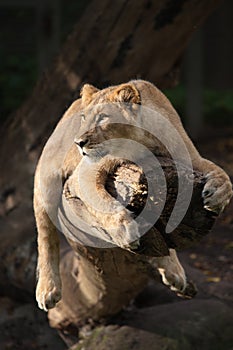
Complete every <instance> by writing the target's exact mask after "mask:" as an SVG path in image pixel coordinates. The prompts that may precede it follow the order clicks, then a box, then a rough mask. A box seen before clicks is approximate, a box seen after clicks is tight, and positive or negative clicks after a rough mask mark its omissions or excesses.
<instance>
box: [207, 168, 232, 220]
mask: <svg viewBox="0 0 233 350" xmlns="http://www.w3.org/2000/svg"><path fill="white" fill-rule="evenodd" d="M206 179H207V182H206V184H205V186H204V189H203V191H202V198H203V203H204V208H205V209H206V210H209V211H213V212H215V213H217V214H219V213H221V212H222V211H223V210H224V208H225V207H226V206H227V205H228V204H229V202H230V199H231V197H232V194H233V193H232V184H231V182H230V180H229V178H228V177H227V176H223V175H221V176H220V175H219V174H218V173H215V172H214V171H211V172H210V173H209V174H207V176H206Z"/></svg>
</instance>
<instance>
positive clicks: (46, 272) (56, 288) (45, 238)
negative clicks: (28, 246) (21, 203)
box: [34, 200, 61, 311]
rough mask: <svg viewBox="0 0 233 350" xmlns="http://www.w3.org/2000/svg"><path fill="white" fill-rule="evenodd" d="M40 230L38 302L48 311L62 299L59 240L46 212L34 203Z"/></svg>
mask: <svg viewBox="0 0 233 350" xmlns="http://www.w3.org/2000/svg"><path fill="white" fill-rule="evenodd" d="M34 209H35V217H36V223H37V230H38V264H37V274H38V283H37V287H36V300H37V303H38V306H39V308H40V309H42V310H45V311H48V309H51V308H53V307H55V305H56V303H57V302H58V301H59V300H60V299H61V279H60V274H59V238H58V234H57V231H56V228H55V227H54V225H53V224H52V222H51V221H50V219H49V217H48V215H47V213H46V212H45V210H44V209H43V208H41V207H39V205H37V203H36V200H35V201H34Z"/></svg>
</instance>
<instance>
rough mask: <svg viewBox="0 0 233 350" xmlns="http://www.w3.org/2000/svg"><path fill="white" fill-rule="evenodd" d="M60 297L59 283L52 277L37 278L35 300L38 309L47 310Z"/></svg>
mask: <svg viewBox="0 0 233 350" xmlns="http://www.w3.org/2000/svg"><path fill="white" fill-rule="evenodd" d="M60 299H61V283H60V281H59V282H57V283H55V282H54V281H53V280H52V279H47V278H46V279H45V278H39V280H38V284H37V287H36V300H37V303H38V306H39V308H40V309H42V310H44V311H48V309H52V308H53V307H55V306H56V304H57V303H58V301H59V300H60Z"/></svg>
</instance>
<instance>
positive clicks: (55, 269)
mask: <svg viewBox="0 0 233 350" xmlns="http://www.w3.org/2000/svg"><path fill="white" fill-rule="evenodd" d="M156 116H160V117H158V118H157V117H156ZM174 135H176V136H174ZM177 135H178V136H177ZM112 139H114V140H117V141H118V142H117V141H116V142H115V143H112V142H110V141H111V140H112ZM124 139H130V140H133V143H132V145H135V143H138V144H143V146H144V148H143V149H141V148H140V147H139V148H138V149H136V151H135V149H134V147H133V146H132V147H131V146H128V144H125V145H124V142H123V141H122V140H124ZM164 140H165V141H164ZM119 145H121V147H119ZM144 149H148V150H149V151H150V152H152V153H153V154H154V156H161V155H162V156H164V155H166V156H170V157H171V156H172V155H174V154H175V155H176V157H177V158H179V160H180V161H181V162H184V163H187V153H188V155H189V157H190V161H191V164H192V166H193V168H194V169H195V170H198V171H200V172H201V173H203V174H204V175H205V178H206V183H205V186H204V189H203V192H202V197H203V205H204V207H205V208H206V209H207V210H209V211H214V212H217V213H219V212H221V211H222V210H223V209H224V208H225V206H226V205H227V204H228V203H229V201H230V199H231V197H232V194H233V192H232V184H231V181H230V179H229V177H228V175H227V174H226V173H225V172H224V170H223V169H221V168H220V167H219V166H217V165H216V164H214V163H213V162H211V161H209V160H207V159H204V158H202V157H201V155H200V154H199V152H198V151H197V149H196V148H195V146H194V145H193V143H192V141H191V140H190V138H189V136H188V135H187V133H186V131H185V130H184V128H183V125H182V123H181V120H180V118H179V116H178V114H177V112H176V111H175V109H174V108H173V106H172V105H171V103H170V102H169V100H168V99H167V98H166V96H165V95H164V94H163V93H162V92H161V91H160V90H159V89H158V88H156V87H155V86H154V85H153V84H152V83H150V82H147V81H144V80H132V81H129V82H127V83H123V84H120V85H118V86H110V87H107V88H105V89H102V90H99V89H97V88H96V87H94V86H92V85H90V84H85V85H84V86H83V88H82V90H81V97H80V98H79V99H77V100H76V101H74V102H73V104H72V105H71V106H70V107H69V109H68V110H67V111H66V112H65V114H64V116H63V117H62V119H61V120H60V122H59V123H58V125H57V127H56V129H55V131H54V133H53V134H52V135H51V137H50V138H49V140H48V141H47V143H46V145H45V147H44V149H43V152H42V155H41V158H40V160H39V162H38V165H37V169H36V172H35V184H34V213H35V219H36V225H37V230H38V265H37V273H38V283H37V288H36V300H37V302H38V306H39V307H40V308H41V309H43V310H45V311H48V309H51V308H54V307H55V306H56V304H57V303H58V301H59V300H60V299H61V296H62V285H61V278H60V274H59V238H58V234H57V228H56V226H57V211H58V202H59V196H60V193H61V192H62V190H63V184H64V183H65V181H66V180H67V179H69V178H72V177H74V178H75V179H76V184H75V186H74V187H75V188H74V189H73V191H74V192H75V193H76V195H77V196H78V197H79V198H81V199H82V200H83V201H84V202H85V201H88V200H89V201H91V203H92V207H91V208H90V210H91V211H92V213H93V215H95V216H96V217H98V219H99V221H100V222H101V224H102V225H103V227H105V228H107V229H108V230H110V232H111V229H112V228H113V227H115V228H116V227H117V230H116V231H117V233H116V232H115V234H114V232H112V236H113V241H114V243H115V245H116V246H120V247H121V248H123V249H127V248H128V247H129V246H130V247H131V248H132V246H135V245H136V246H137V245H138V244H140V242H139V239H138V238H139V236H140V234H139V232H138V227H137V224H136V223H135V221H134V220H133V219H132V216H131V213H130V212H129V210H127V209H126V208H124V207H122V206H121V205H120V204H119V203H118V202H117V201H116V200H115V199H114V198H113V197H111V196H110V194H108V193H107V192H106V190H105V188H104V181H105V178H104V175H103V174H106V173H108V172H109V170H110V169H111V168H112V167H114V166H115V164H116V163H117V162H118V163H119V162H120V161H121V159H124V158H128V157H130V158H131V159H132V158H133V159H134V160H135V161H136V160H137V159H136V158H140V157H141V158H142V157H143V156H144V152H145V151H144ZM119 150H120V151H119ZM184 150H186V152H184ZM100 169H101V172H99V171H100ZM103 170H104V171H103ZM98 172H99V173H100V174H102V175H101V176H99V177H98V181H97V180H96V179H97V177H96V174H97V173H98ZM100 209H101V210H100ZM113 213H114V215H113ZM113 231H114V230H113ZM118 237H121V239H120V240H119V239H118ZM124 237H125V240H124ZM155 259H156V267H157V269H158V272H159V273H160V274H161V276H162V281H163V283H164V284H166V285H168V286H169V287H170V288H171V289H172V290H174V291H176V292H177V293H180V294H182V293H184V291H185V289H186V287H187V278H186V274H185V271H184V269H183V267H182V265H181V263H180V262H179V259H178V257H177V254H176V251H175V250H174V249H169V255H168V256H164V257H158V258H155Z"/></svg>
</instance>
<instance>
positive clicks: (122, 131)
mask: <svg viewBox="0 0 233 350" xmlns="http://www.w3.org/2000/svg"><path fill="white" fill-rule="evenodd" d="M158 94H160V92H159V91H158V90H157V89H156V88H155V87H154V86H153V85H152V84H150V83H148V82H145V81H141V80H137V81H132V82H129V83H125V84H121V85H119V86H113V87H109V88H106V89H103V90H98V89H97V88H95V87H94V86H92V85H89V84H86V85H84V87H83V89H82V91H81V97H82V112H81V128H80V130H79V132H78V134H77V136H76V138H75V143H76V144H77V146H78V149H79V151H80V153H81V154H82V155H83V156H85V157H88V158H89V159H90V160H95V161H96V160H98V159H100V158H103V157H104V156H106V155H107V154H111V155H115V156H119V157H121V158H124V154H122V150H123V149H127V155H129V154H131V155H132V154H133V153H135V154H137V156H138V148H137V147H136V143H140V144H144V145H145V146H146V147H147V148H149V149H150V150H153V149H154V147H155V145H156V142H155V139H156V138H155V137H154V135H153V133H150V131H151V130H153V127H154V126H152V125H151V124H152V123H153V125H155V124H156V120H155V118H156V117H155V116H152V117H151V115H152V114H153V113H152V112H151V111H152V108H153V111H155V110H157V111H159V108H158V105H156V98H158V97H157V95H158ZM161 96H162V98H164V96H163V95H162V94H161ZM161 96H160V97H161ZM142 108H143V109H142ZM145 108H147V110H145ZM145 121H147V122H148V124H147V125H146V122H145ZM110 140H111V141H110ZM126 140H128V141H129V140H131V141H132V142H131V143H130V142H128V141H127V142H126ZM157 144H158V140H157ZM159 147H160V148H161V149H162V146H161V144H159ZM119 150H121V151H120V152H119Z"/></svg>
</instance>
